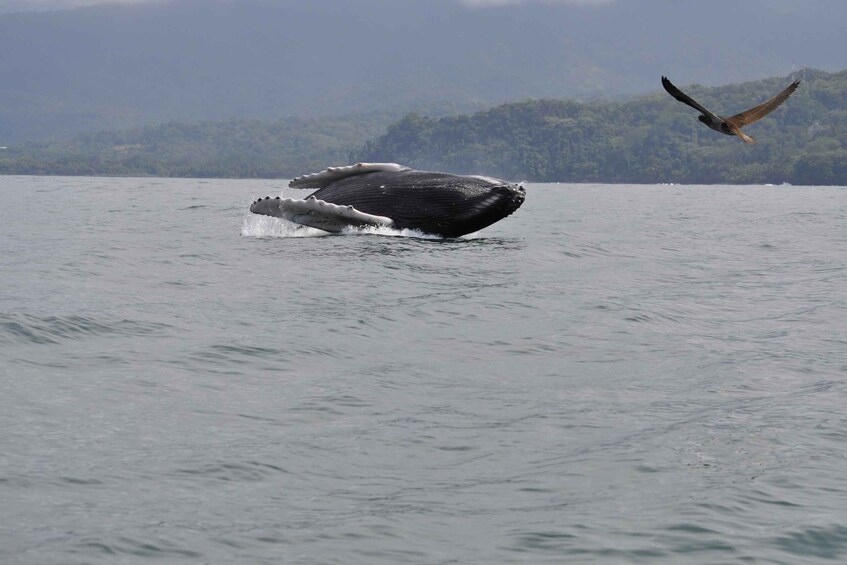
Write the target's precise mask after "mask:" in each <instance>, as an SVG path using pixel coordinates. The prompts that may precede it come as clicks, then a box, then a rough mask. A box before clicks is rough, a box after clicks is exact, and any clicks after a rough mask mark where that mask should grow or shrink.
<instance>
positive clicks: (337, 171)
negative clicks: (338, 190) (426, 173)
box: [288, 163, 411, 188]
mask: <svg viewBox="0 0 847 565" xmlns="http://www.w3.org/2000/svg"><path fill="white" fill-rule="evenodd" d="M409 170H411V169H410V168H409V167H404V166H403V165H398V164H397V163H356V164H355V165H347V166H345V167H329V168H327V169H324V170H323V171H321V172H319V173H312V174H310V175H303V176H299V177H296V178H294V180H292V181H291V182H290V183H288V186H290V187H291V188H323V187H325V186H326V185H328V184H330V183H331V182H335V181H337V180H338V179H343V178H345V177H352V176H354V175H363V174H365V173H374V172H390V173H399V172H401V171H409Z"/></svg>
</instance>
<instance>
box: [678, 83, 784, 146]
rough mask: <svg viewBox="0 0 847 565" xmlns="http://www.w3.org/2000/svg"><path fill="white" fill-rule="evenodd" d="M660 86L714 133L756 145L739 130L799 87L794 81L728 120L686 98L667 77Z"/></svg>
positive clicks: (762, 116) (761, 116)
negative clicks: (686, 105)
mask: <svg viewBox="0 0 847 565" xmlns="http://www.w3.org/2000/svg"><path fill="white" fill-rule="evenodd" d="M662 86H664V87H665V90H667V91H668V94H670V95H671V96H673V97H674V98H676V99H677V100H679V101H680V102H682V103H684V104H688V105H689V106H691V107H692V108H694V109H695V110H697V111H699V112H700V113H701V115H700V116H697V119H698V120H700V121H701V122H703V123H704V124H706V125H707V126H709V127H710V128H712V129H713V130H715V131H719V132H721V133H723V134H726V135H737V136H738V137H740V138H741V141H743V142H744V143H756V140H755V139H753V138H752V137H750V136H749V135H747V134H746V133H744V132H743V131H741V128H742V127H744V126H747V125H750V124H752V123H753V122H757V121H759V120H761V119H762V118H764V117H765V116H767V115H768V114H770V113H771V112H773V111H774V110H775V109H776V107H777V106H779V105H780V104H782V103H783V102H785V100H786V99H787V98H788V97H789V96H791V93H793V92H794V91H795V90H797V87H798V86H800V81H799V80H795V81H794V82H792V83H791V84H789V85H788V87H787V88H786V89H785V90H783V91H782V92H780V93H779V94H777V95H776V96H774V97H773V98H771V99H770V100H766V101H765V102H762V103H761V104H759V105H758V106H753V107H752V108H750V109H749V110H744V111H743V112H741V113H739V114H735V115H734V116H731V117H729V118H724V117H721V116H718V115H717V114H714V113H712V112H710V111H708V110H707V109H705V108H704V107H703V106H701V105H700V104H699V103H698V102H697V101H696V100H694V99H693V98H691V97H690V96H688V95H687V94H686V93H684V92H683V91H681V90H680V89H678V88H677V87H676V86H674V84H673V83H672V82H671V81H669V80H668V77H665V76H663V77H662Z"/></svg>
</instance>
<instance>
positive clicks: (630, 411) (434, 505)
mask: <svg viewBox="0 0 847 565" xmlns="http://www.w3.org/2000/svg"><path fill="white" fill-rule="evenodd" d="M284 185H285V183H284V182H283V181H231V180H184V179H180V180H177V179H128V178H122V179H110V178H50V177H46V178H36V177H0V198H2V202H3V205H2V207H0V242H1V243H2V251H1V252H0V563H3V564H7V565H8V564H24V563H25V564H38V565H42V564H87V563H109V564H112V563H147V562H150V563H153V562H155V563H168V564H170V563H214V564H219V563H250V564H261V563H309V564H377V563H386V564H389V563H390V564H400V563H414V564H448V563H457V564H458V563H461V564H468V563H474V564H476V563H479V564H492V563H533V564H535V563H650V564H655V563H784V564H797V563H839V562H844V561H847V189H845V188H839V187H790V186H735V187H730V186H623V185H617V186H612V185H566V184H562V185H543V184H529V185H527V200H526V203H525V204H524V206H523V207H522V208H521V209H520V210H518V211H517V212H516V213H515V214H514V215H513V216H511V217H509V218H507V219H505V220H503V221H502V222H500V223H498V224H495V225H494V226H491V227H490V228H488V229H486V230H483V231H482V232H480V233H478V234H475V235H473V236H470V237H466V238H463V239H458V240H441V239H437V238H425V237H416V234H408V233H407V234H398V233H391V232H383V233H350V234H345V235H340V236H326V235H324V236H321V235H319V232H316V231H314V230H299V229H294V228H293V227H292V226H291V225H290V224H285V223H284V222H282V221H280V220H276V219H273V218H265V217H251V216H250V214H248V213H247V207H248V205H249V204H250V202H251V201H252V200H253V199H254V198H257V197H259V196H265V195H268V194H270V195H277V194H279V193H280V192H281V190H282V187H283V186H284ZM293 193H294V191H289V190H288V189H286V194H292V195H293Z"/></svg>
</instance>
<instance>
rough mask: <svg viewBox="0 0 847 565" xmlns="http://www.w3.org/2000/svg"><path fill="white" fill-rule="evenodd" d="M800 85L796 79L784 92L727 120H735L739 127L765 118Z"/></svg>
mask: <svg viewBox="0 0 847 565" xmlns="http://www.w3.org/2000/svg"><path fill="white" fill-rule="evenodd" d="M798 86H800V81H799V80H795V81H794V82H792V83H791V84H789V85H788V87H787V88H786V89H785V90H783V91H782V92H780V93H779V94H777V95H776V96H774V97H773V98H771V99H770V100H767V101H765V102H762V103H761V104H759V105H758V106H754V107H753V108H750V109H749V110H744V111H743V112H741V113H739V114H735V115H734V116H732V117H731V118H728V119H727V121H730V122H733V123H734V124H736V125H738V127H741V126H746V125H749V124H752V123H753V122H756V121H758V120H761V119H762V118H764V117H765V116H767V115H768V114H770V113H771V112H773V111H774V110H776V107H777V106H779V105H780V104H782V103H783V102H785V100H786V99H787V98H788V97H789V96H791V94H792V93H793V92H794V91H795V90H797V87H798Z"/></svg>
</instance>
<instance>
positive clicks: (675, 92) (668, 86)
mask: <svg viewBox="0 0 847 565" xmlns="http://www.w3.org/2000/svg"><path fill="white" fill-rule="evenodd" d="M662 86H664V87H665V90H667V91H668V94H670V95H671V96H673V97H674V98H676V99H677V100H679V101H680V102H682V103H683V104H688V105H689V106H691V107H692V108H694V109H695V110H697V111H699V112H702V113H703V115H705V116H707V117H708V118H710V119H712V120H714V121H715V122H721V121H723V120H722V119H721V118H720V116H717V115H715V114H713V113H712V112H710V111H708V110H707V109H705V108H704V107H703V106H702V105H700V103H699V102H697V101H696V100H694V99H693V98H691V97H690V96H689V95H687V94H686V93H684V92H683V91H681V90H680V89H678V88H677V87H676V86H674V84H673V83H672V82H671V81H669V80H668V77H664V76H663V77H662Z"/></svg>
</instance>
